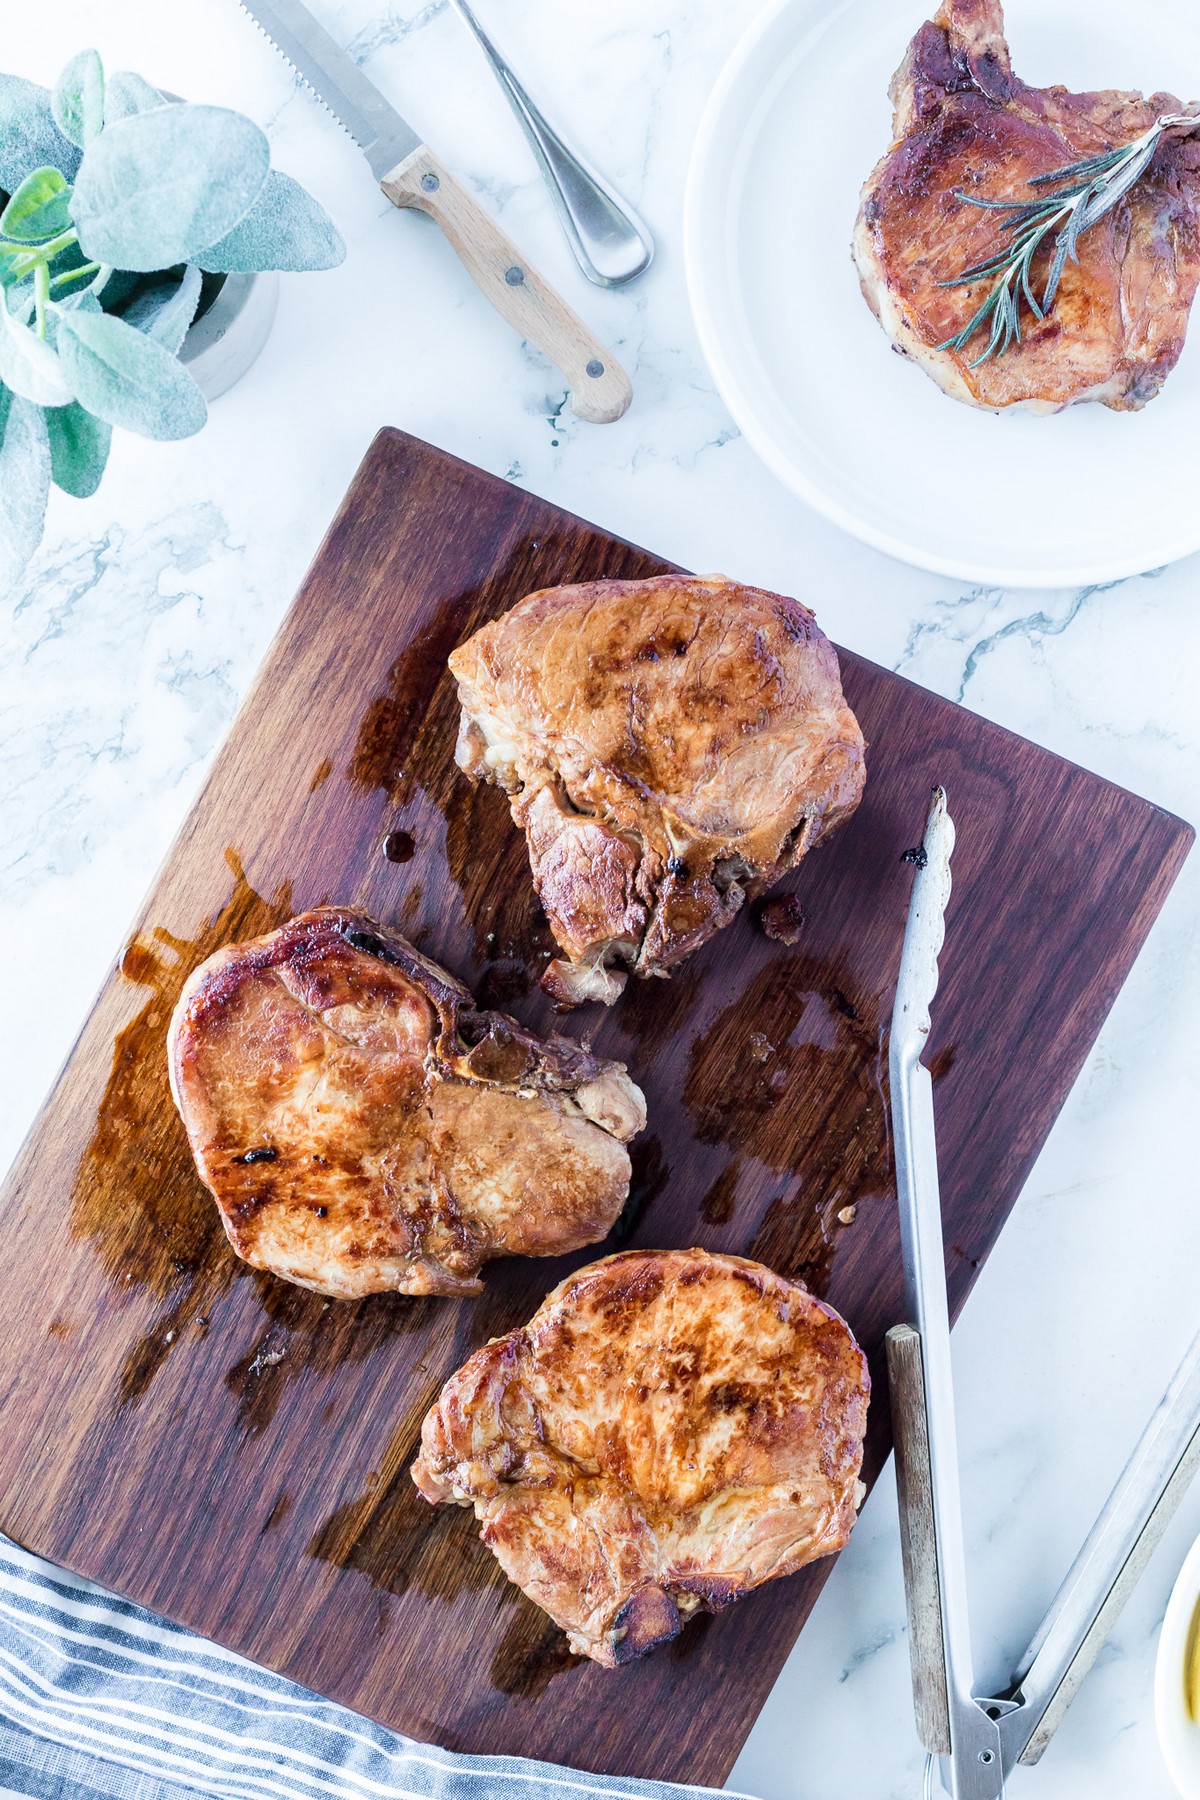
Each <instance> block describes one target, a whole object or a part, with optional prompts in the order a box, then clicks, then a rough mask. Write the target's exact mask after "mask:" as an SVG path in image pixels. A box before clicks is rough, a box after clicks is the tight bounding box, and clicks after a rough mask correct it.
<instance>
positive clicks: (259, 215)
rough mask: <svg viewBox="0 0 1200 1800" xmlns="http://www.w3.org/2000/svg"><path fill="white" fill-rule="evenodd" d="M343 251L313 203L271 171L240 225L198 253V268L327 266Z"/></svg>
mask: <svg viewBox="0 0 1200 1800" xmlns="http://www.w3.org/2000/svg"><path fill="white" fill-rule="evenodd" d="M345 255H346V246H345V244H344V243H343V242H342V236H341V233H340V232H339V230H338V228H337V226H336V225H335V224H334V222H333V220H332V219H331V218H330V217H329V214H328V213H327V212H326V211H325V208H324V207H323V206H322V205H321V204H320V202H319V201H317V200H314V199H313V197H312V195H311V194H310V193H308V192H307V191H306V190H305V189H304V188H302V187H301V186H300V183H299V182H298V181H293V180H292V178H291V176H290V175H283V174H281V173H280V172H279V170H278V169H272V170H271V172H270V174H269V175H268V176H267V179H266V182H265V183H264V185H263V190H262V192H261V194H260V195H259V196H258V199H257V200H256V201H255V202H254V205H253V206H252V207H251V208H250V211H249V212H248V213H247V214H246V216H245V218H244V219H243V220H242V221H241V223H240V224H238V225H235V226H234V228H233V230H232V231H231V232H230V233H229V234H228V236H227V237H223V238H222V239H221V240H220V242H219V243H216V244H213V245H211V246H210V248H209V249H207V250H205V251H204V252H203V254H202V255H201V257H200V266H201V268H202V269H211V270H215V271H228V272H231V273H233V272H237V273H244V272H251V271H255V270H259V269H333V268H336V266H337V264H338V263H340V262H342V261H343V260H344V258H345Z"/></svg>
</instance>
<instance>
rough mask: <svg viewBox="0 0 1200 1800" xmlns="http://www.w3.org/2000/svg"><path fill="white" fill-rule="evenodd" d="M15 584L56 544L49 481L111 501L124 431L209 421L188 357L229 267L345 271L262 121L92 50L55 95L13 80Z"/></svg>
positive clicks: (9, 290)
mask: <svg viewBox="0 0 1200 1800" xmlns="http://www.w3.org/2000/svg"><path fill="white" fill-rule="evenodd" d="M0 206H2V208H3V210H2V211H0V579H12V578H13V577H14V576H15V575H16V574H18V573H19V572H20V570H21V568H22V567H23V566H24V564H25V562H26V561H27V560H28V558H29V556H30V555H31V554H32V553H33V551H34V549H35V548H36V547H37V544H38V542H39V541H40V539H41V535H42V528H43V523H44V520H45V512H46V503H47V499H48V496H49V491H50V486H51V483H53V484H54V485H56V486H57V487H60V488H62V489H63V490H64V491H65V492H66V493H68V494H75V495H78V496H80V497H86V496H87V495H88V494H92V493H94V492H95V490H96V488H97V486H98V485H99V482H100V477H101V476H102V474H103V473H104V465H105V462H106V460H107V457H108V448H109V440H110V437H111V435H112V427H113V426H114V425H119V426H122V427H123V428H124V429H126V430H128V431H134V432H137V433H139V434H140V435H141V436H142V437H148V438H160V439H165V438H182V437H188V436H190V435H191V433H192V432H194V431H198V430H199V429H200V427H201V426H202V425H203V423H204V420H205V416H206V409H205V404H204V398H203V396H202V394H201V393H200V390H199V388H198V387H197V386H196V384H195V382H194V381H193V380H192V378H191V376H190V375H189V374H188V373H187V370H186V369H185V368H184V366H183V364H182V363H181V362H180V361H179V360H178V351H179V349H180V346H181V345H182V343H183V340H184V337H185V335H186V333H187V330H188V327H189V326H190V325H191V324H192V322H193V320H194V319H195V318H196V316H197V313H198V311H202V310H203V309H204V307H205V305H206V304H208V303H210V302H211V299H212V298H213V296H214V294H215V292H216V291H219V287H220V284H221V281H222V280H223V278H224V277H225V276H226V275H227V274H230V273H234V272H237V273H242V272H250V271H257V270H264V269H329V268H332V267H333V266H334V265H335V264H336V263H339V262H341V260H342V258H343V257H344V256H345V254H346V250H345V245H344V244H343V242H342V240H341V237H340V236H339V235H338V232H337V229H336V227H335V226H334V224H333V223H332V221H331V220H330V218H329V216H328V215H327V213H326V212H325V211H324V209H323V208H322V207H321V206H319V205H318V204H317V202H316V201H315V200H314V199H313V198H312V196H311V195H310V194H307V193H306V192H305V190H304V189H303V188H302V187H301V186H300V185H299V183H298V182H295V181H293V180H292V179H291V177H290V176H287V175H283V174H280V173H279V171H278V170H275V169H272V168H271V167H270V147H269V145H268V143H267V140H266V137H265V136H264V134H263V132H262V131H260V130H259V128H258V126H257V125H255V124H254V123H253V122H252V121H251V120H250V119H247V118H243V117H242V115H241V114H240V113H235V112H230V111H228V110H227V109H226V108H224V107H220V106H196V105H190V104H188V103H186V102H182V101H169V100H166V99H165V98H164V97H163V95H162V94H160V93H159V92H158V90H157V89H156V88H153V87H151V86H150V84H149V82H147V81H144V80H143V79H142V77H141V76H140V75H134V74H131V73H128V72H120V73H117V74H115V75H112V76H110V77H109V78H108V79H107V81H106V79H105V75H104V70H103V68H102V66H101V62H100V58H99V56H98V55H97V54H96V52H95V51H94V50H83V51H81V52H80V53H79V55H78V56H75V57H72V59H71V61H70V62H69V63H68V64H67V66H66V68H65V69H64V70H63V72H62V75H61V76H60V77H59V80H58V84H57V86H56V87H55V89H54V92H53V93H50V92H48V91H47V90H46V89H45V88H41V87H37V86H35V84H34V83H33V82H30V81H24V80H22V79H21V78H20V77H19V76H15V75H0Z"/></svg>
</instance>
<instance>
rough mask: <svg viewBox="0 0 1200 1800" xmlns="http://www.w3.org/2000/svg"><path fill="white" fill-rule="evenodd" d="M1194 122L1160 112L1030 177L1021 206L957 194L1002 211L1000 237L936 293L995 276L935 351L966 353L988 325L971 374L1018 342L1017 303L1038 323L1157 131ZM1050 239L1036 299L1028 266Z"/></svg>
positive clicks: (1143, 164)
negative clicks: (1116, 138)
mask: <svg viewBox="0 0 1200 1800" xmlns="http://www.w3.org/2000/svg"><path fill="white" fill-rule="evenodd" d="M1197 124H1200V116H1194V115H1192V114H1190V113H1165V114H1164V115H1163V116H1162V118H1160V119H1156V120H1155V121H1154V124H1153V125H1151V127H1150V129H1149V130H1148V131H1144V132H1143V133H1142V135H1141V137H1137V138H1134V139H1133V141H1132V143H1129V144H1122V145H1121V146H1120V148H1119V149H1116V150H1105V151H1102V152H1101V154H1100V155H1099V156H1086V157H1084V158H1083V160H1082V161H1081V162H1074V163H1068V164H1067V165H1066V166H1065V167H1064V168H1061V169H1051V170H1050V171H1049V172H1048V173H1047V174H1045V175H1034V176H1033V177H1032V178H1031V179H1030V181H1029V184H1028V185H1029V187H1030V188H1031V189H1039V190H1040V189H1045V190H1047V191H1046V192H1044V193H1043V192H1037V193H1032V194H1031V195H1030V198H1029V199H1027V200H983V199H980V198H978V197H977V196H976V195H974V194H963V193H956V194H955V199H956V200H962V201H963V202H964V203H965V204H966V205H968V206H980V207H985V208H987V209H988V210H989V211H991V212H997V213H1003V214H1004V215H1005V217H1003V218H1002V219H1001V220H1000V221H999V229H1000V231H1001V232H1003V233H1006V234H1007V241H1006V242H1001V244H1000V245H999V247H998V248H997V249H996V250H995V251H994V252H993V253H992V255H990V256H987V257H985V258H984V259H983V260H982V261H981V262H977V263H972V265H971V267H970V268H969V269H964V270H963V272H962V274H961V275H958V276H956V277H955V278H954V280H953V281H942V282H939V283H938V286H939V287H945V288H952V287H966V286H968V285H969V284H970V283H971V282H973V281H981V280H983V279H984V277H985V276H988V275H994V276H995V278H996V279H995V281H994V282H993V283H992V286H991V287H990V288H989V290H988V293H987V295H986V297H985V299H984V301H983V303H982V305H981V306H980V307H979V308H978V309H977V311H975V312H974V313H972V315H971V317H970V318H969V319H968V320H967V322H966V324H965V325H964V326H963V328H962V330H961V331H956V332H955V333H954V335H953V337H948V338H946V339H945V340H944V342H943V343H940V344H939V345H938V346H937V348H938V349H939V350H965V349H966V347H967V345H968V344H969V343H970V341H971V339H972V338H973V337H974V336H975V334H976V332H978V331H981V330H982V329H983V328H984V326H985V325H987V324H988V321H989V320H990V321H991V329H990V331H989V333H988V340H987V344H986V346H985V347H984V349H983V351H982V352H981V353H980V355H979V356H977V357H976V358H975V360H974V362H973V363H971V364H970V365H969V366H970V367H971V368H972V369H977V368H978V367H979V365H980V363H985V362H987V360H988V358H989V357H991V356H1001V355H1003V353H1004V352H1005V351H1006V350H1007V349H1008V347H1009V345H1010V344H1013V343H1016V344H1019V343H1020V341H1021V303H1022V301H1024V302H1025V304H1026V305H1027V306H1028V307H1029V310H1030V311H1031V312H1032V313H1033V315H1034V317H1035V318H1037V319H1044V318H1045V317H1046V314H1047V313H1048V312H1049V311H1050V308H1051V307H1052V306H1053V304H1054V296H1055V295H1056V294H1057V292H1058V284H1059V282H1060V281H1061V280H1062V275H1063V270H1064V269H1065V268H1066V266H1067V258H1068V257H1070V259H1071V261H1072V262H1075V263H1077V262H1078V261H1079V252H1078V244H1079V240H1080V238H1081V237H1082V236H1083V234H1084V232H1085V231H1086V230H1087V229H1088V227H1089V226H1090V225H1094V224H1095V223H1096V221H1097V219H1102V218H1103V217H1104V215H1105V213H1106V212H1109V211H1110V210H1111V209H1112V208H1113V207H1114V206H1115V205H1116V204H1117V202H1118V200H1120V199H1121V197H1122V195H1124V194H1127V193H1128V192H1129V190H1130V188H1131V187H1132V186H1133V184H1134V182H1135V181H1137V180H1138V178H1139V177H1140V176H1141V175H1142V174H1144V172H1145V170H1146V169H1147V168H1148V167H1149V164H1150V161H1151V159H1152V158H1153V156H1154V152H1155V151H1156V150H1157V149H1158V146H1159V142H1160V140H1161V138H1162V135H1163V133H1164V131H1167V130H1169V129H1170V127H1171V126H1173V125H1193V126H1194V125H1197ZM1052 234H1054V238H1053V241H1054V254H1053V256H1052V257H1051V259H1050V268H1049V271H1048V273H1047V276H1046V285H1045V288H1044V289H1043V292H1042V297H1041V299H1040V300H1039V299H1038V297H1037V295H1036V294H1035V293H1034V290H1033V262H1034V258H1035V256H1036V255H1037V253H1038V251H1039V250H1040V249H1041V247H1042V245H1043V244H1044V243H1045V242H1046V241H1047V239H1048V238H1050V237H1051V235H1052Z"/></svg>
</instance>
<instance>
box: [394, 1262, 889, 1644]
mask: <svg viewBox="0 0 1200 1800" xmlns="http://www.w3.org/2000/svg"><path fill="white" fill-rule="evenodd" d="M869 1394H870V1377H869V1375H868V1372H867V1366H866V1359H865V1358H864V1356H863V1354H862V1352H861V1351H860V1350H859V1348H858V1346H857V1344H856V1343H855V1342H854V1339H853V1337H852V1335H851V1333H850V1331H849V1329H848V1327H847V1326H846V1324H845V1323H844V1321H843V1320H842V1319H840V1318H839V1317H838V1315H837V1314H836V1313H835V1312H833V1311H832V1309H831V1308H829V1307H827V1306H824V1305H822V1303H821V1302H820V1301H818V1300H816V1299H814V1298H813V1296H812V1295H811V1294H809V1293H808V1292H807V1290H806V1289H805V1288H804V1287H802V1286H801V1285H800V1284H799V1283H797V1282H792V1281H788V1280H785V1279H784V1278H783V1277H782V1276H780V1275H776V1274H774V1273H773V1272H772V1271H771V1270H770V1269H767V1268H764V1267H763V1265H762V1264H760V1263H754V1262H750V1261H747V1260H746V1259H744V1258H742V1257H737V1256H724V1255H716V1254H714V1253H712V1252H709V1251H705V1250H670V1251H643V1250H636V1251H627V1252H625V1253H624V1254H622V1255H619V1256H612V1257H608V1258H605V1259H604V1260H602V1261H600V1262H597V1263H592V1264H591V1265H589V1266H588V1267H587V1268H584V1269H580V1270H578V1271H577V1272H576V1273H575V1274H574V1275H572V1276H570V1277H568V1279H567V1280H566V1281H564V1282H562V1283H561V1284H560V1286H559V1287H557V1288H556V1289H555V1290H554V1292H553V1293H552V1294H550V1295H549V1296H548V1297H547V1299H546V1300H545V1301H544V1302H543V1304H542V1306H541V1307H540V1308H539V1309H538V1311H537V1312H536V1313H535V1314H534V1316H533V1318H532V1319H531V1320H530V1322H529V1324H528V1325H526V1326H524V1327H522V1328H521V1329H519V1330H517V1331H512V1332H510V1333H509V1334H508V1336H507V1337H503V1338H499V1339H497V1340H495V1341H494V1342H493V1343H491V1344H488V1345H487V1346H485V1348H483V1349H481V1350H478V1351H477V1352H476V1353H475V1355H474V1356H472V1357H471V1358H470V1360H469V1361H468V1362H467V1363H465V1364H464V1366H463V1367H462V1368H461V1369H460V1370H459V1371H458V1373H457V1374H455V1375H453V1376H452V1377H451V1378H450V1380H449V1381H448V1382H447V1383H446V1386H445V1387H444V1388H443V1390H442V1393H441V1396H440V1398H439V1400H438V1402H437V1404H436V1405H435V1406H434V1407H433V1408H432V1410H431V1411H430V1413H429V1414H428V1416H427V1417H426V1419H425V1424H424V1427H423V1430H422V1434H421V1453H420V1455H419V1457H418V1458H417V1461H416V1463H415V1464H414V1466H413V1471H412V1474H413V1480H414V1481H415V1482H416V1484H417V1486H418V1488H419V1489H420V1491H421V1493H422V1494H423V1495H424V1496H425V1498H426V1499H427V1500H429V1501H431V1502H434V1503H436V1502H439V1501H450V1502H454V1503H457V1504H460V1505H468V1506H473V1507H474V1509H475V1513H476V1516H477V1517H478V1519H479V1520H480V1521H481V1523H482V1527H483V1529H482V1537H483V1540H484V1542H485V1543H487V1544H488V1545H489V1546H490V1547H491V1549H492V1550H493V1551H494V1552H495V1554H496V1556H497V1558H498V1559H499V1561H500V1563H501V1565H502V1567H503V1568H504V1570H505V1572H506V1573H507V1574H508V1575H509V1577H510V1579H511V1580H513V1581H515V1582H516V1583H517V1584H518V1585H519V1586H520V1587H522V1588H523V1589H524V1590H525V1592H526V1593H527V1594H529V1595H530V1597H531V1598H532V1599H534V1600H536V1601H537V1603H538V1605H540V1606H542V1607H543V1608H544V1609H545V1610H546V1611H547V1612H548V1613H549V1614H550V1616H551V1617H552V1618H553V1619H555V1620H556V1621H557V1622H558V1623H559V1624H560V1625H561V1626H562V1627H563V1629H564V1630H565V1631H566V1632H567V1634H568V1636H569V1638H570V1641H571V1645H572V1648H573V1649H575V1650H578V1651H582V1652H583V1653H584V1654H586V1655H588V1656H590V1657H592V1658H593V1659H594V1660H595V1661H596V1662H599V1663H602V1664H604V1665H606V1666H609V1667H611V1666H613V1665H615V1664H617V1663H619V1662H622V1661H627V1660H628V1659H629V1658H630V1657H631V1656H635V1655H640V1654H642V1653H643V1652H644V1651H645V1650H647V1649H649V1648H652V1647H653V1645H654V1644H656V1643H660V1642H662V1641H663V1640H664V1639H665V1638H668V1637H672V1636H674V1635H675V1634H676V1632H678V1630H679V1629H680V1626H681V1623H682V1622H683V1621H684V1620H685V1619H686V1618H687V1617H688V1616H689V1615H690V1614H691V1613H693V1612H695V1611H697V1610H704V1611H709V1612H715V1611H717V1610H719V1609H720V1608H721V1607H723V1606H726V1605H728V1604H729V1603H730V1602H731V1601H732V1600H736V1599H738V1598H739V1597H740V1596H741V1595H742V1594H745V1593H747V1592H749V1591H750V1590H751V1589H752V1588H755V1587H758V1586H760V1585H761V1584H762V1583H763V1582H765V1581H771V1580H774V1579H775V1578H777V1577H779V1576H783V1575H789V1574H792V1573H793V1572H794V1571H795V1570H797V1569H799V1568H801V1567H802V1566H803V1565H804V1564H805V1563H807V1562H810V1561H812V1560H813V1559H814V1558H815V1557H820V1556H827V1555H830V1554H832V1553H833V1552H835V1551H837V1550H839V1549H840V1548H841V1547H842V1545H843V1544H844V1543H845V1542H846V1540H847V1538H848V1536H849V1533H850V1530H851V1527H852V1525H853V1523H854V1518H855V1514H856V1509H857V1507H858V1504H859V1501H860V1498H861V1493H862V1488H861V1483H860V1482H859V1470H860V1466H861V1461H862V1444H863V1434H864V1431H865V1428H866V1414H867V1403H868V1398H869Z"/></svg>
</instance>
